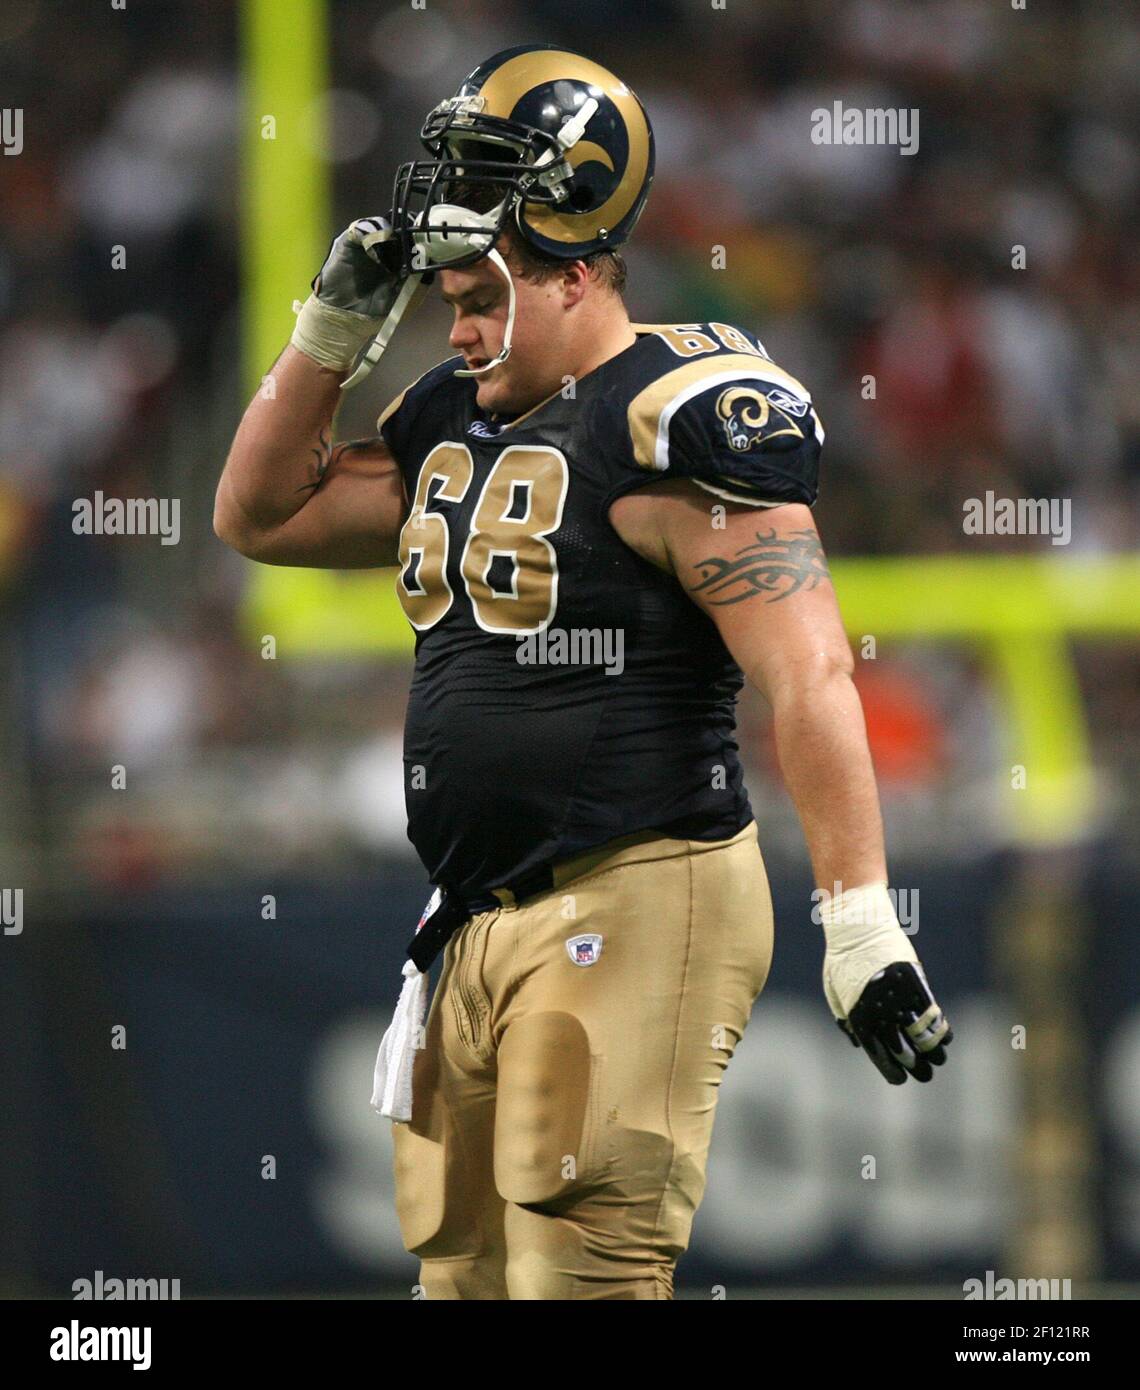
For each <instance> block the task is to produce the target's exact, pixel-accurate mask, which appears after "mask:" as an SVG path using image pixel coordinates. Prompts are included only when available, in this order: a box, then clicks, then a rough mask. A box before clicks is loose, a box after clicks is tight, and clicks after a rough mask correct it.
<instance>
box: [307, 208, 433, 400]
mask: <svg viewBox="0 0 1140 1390" xmlns="http://www.w3.org/2000/svg"><path fill="white" fill-rule="evenodd" d="M399 259H400V258H399V251H398V248H397V247H396V245H395V244H394V243H393V241H392V237H391V228H390V227H389V225H388V223H387V222H386V221H385V220H384V219H383V218H382V217H359V218H357V220H356V221H355V222H353V223H352V225H351V226H349V227H346V228H345V229H344V231H343V232H341V234H340V236H338V237H337V238H336V240H335V241H334V242H333V244H332V245H331V246H330V247H329V253H328V255H327V256H326V257H325V263H324V265H323V266H321V269H320V273H319V274H318V275H317V277H316V279H315V280H314V281H313V293H312V294H311V295H310V296H309V297H308V299H307V300H306V301H305V303H304V304H303V305H300V306H299V313H298V315H297V324H296V327H295V328H294V329H293V336H292V338H291V339H290V342H291V343H292V344H293V346H294V347H295V348H296V349H297V350H298V352H303V353H305V355H306V356H308V357H311V358H312V359H313V361H314V362H317V363H319V364H320V366H322V367H327V368H328V369H329V370H331V371H348V370H349V369H350V368H351V367H352V364H353V363H354V362H355V361H356V359H357V357H358V355H359V354H360V352H361V350H362V349H363V348H364V347H365V345H366V344H367V343H368V342H369V341H370V340H372V339H374V338H375V336H376V334H377V333H378V332H379V331H380V329H381V327H382V325H383V324H384V322H385V320H386V319H387V318H388V314H389V311H390V310H391V308H392V306H393V305H394V304H395V303H396V300H397V298H398V297H399V294H400V290H401V288H402V287H403V284H404V281H405V280H406V279H407V276H406V275H404V274H403V272H402V271H401V270H400V268H399ZM427 280H428V277H427V276H424V278H423V283H426V282H427ZM377 355H379V352H378V353H377ZM354 379H355V378H354ZM346 384H347V383H346Z"/></svg>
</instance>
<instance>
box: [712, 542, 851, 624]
mask: <svg viewBox="0 0 1140 1390" xmlns="http://www.w3.org/2000/svg"><path fill="white" fill-rule="evenodd" d="M693 568H694V569H695V570H696V571H697V572H698V573H699V574H700V576H701V578H700V582H699V583H697V584H694V585H693V586H692V587H691V588H689V593H691V594H701V595H702V596H703V597H704V599H705V601H706V602H707V603H710V604H714V605H717V606H720V605H721V604H726V603H742V602H743V601H744V600H745V599H748V598H754V597H755V596H756V595H757V594H759V595H761V596H762V597H763V598H764V599H765V600H766V601H767V602H771V603H776V602H778V601H779V600H780V599H782V598H787V597H788V595H789V594H794V593H796V592H798V591H799V590H800V589H805V588H806V589H814V588H815V586H816V585H817V584H818V583H819V581H820V580H821V579H827V578H828V577H829V575H828V569H827V560H826V559H825V558H824V554H823V546H822V545H820V542H819V537H818V536H817V535H816V534H815V532H814V531H793V532H792V533H791V534H790V535H787V536H778V535H777V534H776V531H775V528H773V529H772V531H771V532H770V533H769V534H768V535H766V536H764V535H761V533H760V532H759V531H757V532H756V540H755V543H754V544H751V545H746V546H744V547H742V548H741V549H740V550H738V551H737V552H736V554H735V555H734V556H732V558H731V559H729V558H726V557H724V556H720V555H710V556H709V557H708V558H707V559H704V560H698V561H697V563H696V565H694V567H693Z"/></svg>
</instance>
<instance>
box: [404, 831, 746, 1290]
mask: <svg viewBox="0 0 1140 1390" xmlns="http://www.w3.org/2000/svg"><path fill="white" fill-rule="evenodd" d="M590 934H594V935H598V936H601V938H602V942H601V948H600V954H597V958H596V960H594V962H593V963H592V964H582V963H576V961H575V959H574V957H575V956H578V957H579V959H583V958H584V959H586V960H588V959H589V958H590V957H591V955H593V954H594V953H595V949H596V948H595V947H593V946H592V943H590V942H589V941H587V942H585V943H584V944H583V945H582V947H581V948H580V949H575V950H573V951H572V950H570V949H568V947H567V942H568V941H573V939H575V938H578V937H582V936H589V935H590ZM771 958H772V904H771V897H770V895H769V892H768V880H767V875H766V874H765V871H764V863H763V860H762V859H761V856H760V850H759V847H758V845H757V842H756V825H755V822H753V823H752V824H750V825H749V826H747V827H746V829H744V830H742V831H741V832H740V834H739V835H736V836H734V837H733V838H732V839H730V840H721V841H713V842H709V843H704V842H701V841H696V840H672V839H665V838H663V837H660V836H655V837H650V836H632V837H628V838H626V839H623V840H621V841H615V842H611V844H610V845H608V846H603V847H602V849H600V850H598V851H595V852H593V853H592V854H588V855H583V856H581V857H580V858H579V859H576V860H574V861H572V862H571V863H569V864H567V865H564V866H561V867H560V868H559V869H558V870H557V871H556V878H555V886H554V888H552V889H550V890H548V891H546V892H544V893H542V894H540V895H538V896H536V897H534V898H530V899H528V900H527V901H525V902H524V903H523V904H522V905H521V906H504V907H502V908H498V909H496V910H494V911H491V912H483V913H480V914H479V915H478V916H475V917H472V918H471V920H470V921H469V922H467V923H465V925H464V926H463V927H462V928H461V929H460V930H459V931H458V932H456V934H455V935H454V936H453V937H452V938H451V940H450V941H449V942H448V944H447V947H446V949H445V952H444V956H443V969H442V973H441V975H440V979H439V983H438V985H437V987H436V990H435V993H434V996H433V998H432V1003H431V1008H430V1011H429V1013H428V1018H427V1024H426V1043H425V1046H424V1048H423V1049H422V1050H421V1051H420V1052H418V1053H417V1054H416V1062H415V1072H414V1082H413V1107H412V1121H411V1123H410V1124H406V1125H405V1124H397V1125H394V1126H393V1136H394V1142H395V1172H396V1207H397V1212H398V1214H399V1219H400V1228H401V1232H402V1235H403V1239H404V1244H405V1246H406V1248H407V1249H408V1250H409V1251H410V1252H411V1253H412V1254H414V1255H418V1256H419V1257H420V1260H421V1272H420V1282H421V1285H422V1291H423V1294H424V1295H425V1296H426V1297H427V1298H429V1299H433V1298H524V1299H546V1298H671V1297H672V1295H673V1270H674V1267H675V1265H676V1262H677V1259H678V1257H679V1256H680V1255H681V1254H682V1253H683V1252H684V1250H685V1248H686V1247H687V1245H688V1243H689V1232H690V1228H691V1226H692V1221H693V1215H694V1213H695V1212H696V1209H697V1206H698V1205H699V1203H700V1200H701V1197H702V1195H703V1193H704V1187H705V1165H706V1160H707V1157H708V1150H709V1141H710V1139H711V1137H712V1128H713V1115H714V1111H715V1108H716V1099H717V1087H718V1086H719V1084H720V1080H721V1077H722V1075H723V1073H724V1069H725V1067H727V1065H728V1062H729V1059H730V1058H731V1056H732V1054H733V1051H734V1049H735V1047H736V1044H737V1043H738V1042H739V1040H740V1037H741V1035H742V1034H743V1032H744V1028H745V1025H746V1023H747V1021H748V1015H749V1011H750V1009H751V1007H752V1003H753V1001H754V1000H755V998H756V996H757V995H758V994H759V993H760V990H761V989H762V988H763V985H764V981H765V979H766V978H767V975H768V968H769V965H770V963H771Z"/></svg>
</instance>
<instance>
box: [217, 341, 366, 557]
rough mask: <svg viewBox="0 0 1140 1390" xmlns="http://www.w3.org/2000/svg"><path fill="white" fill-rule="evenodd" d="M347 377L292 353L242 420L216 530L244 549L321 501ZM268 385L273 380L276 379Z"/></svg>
mask: <svg viewBox="0 0 1140 1390" xmlns="http://www.w3.org/2000/svg"><path fill="white" fill-rule="evenodd" d="M344 376H345V373H344V372H339V371H332V370H330V369H329V368H327V367H322V366H320V365H319V364H318V363H316V362H314V361H313V359H312V358H311V357H307V356H306V355H305V354H304V353H302V352H298V351H297V349H296V348H294V347H292V346H289V347H286V349H285V351H284V352H283V353H282V354H281V356H280V357H279V358H278V359H277V361H276V363H275V364H274V366H273V368H272V370H271V372H270V373H269V378H271V379H272V382H273V387H272V390H269V389H267V386H266V384H265V383H264V382H263V384H262V386H261V387H260V388H259V389H258V391H257V394H256V395H255V396H254V398H253V400H252V401H250V403H249V405H248V406H247V408H246V411H245V414H244V415H243V416H242V420H241V424H240V425H239V426H238V429H237V433H236V434H235V435H234V440H233V444H232V445H231V446H230V452H229V457H228V458H227V459H226V466H225V469H224V471H223V472H222V477H221V481H220V482H219V484H218V492H217V498H216V501H215V506H214V529H215V531H216V532H217V534H218V535H219V536H220V537H221V538H222V540H224V541H226V542H227V543H228V544H230V545H233V546H235V548H237V549H239V550H240V549H243V547H245V546H248V545H249V544H250V543H251V542H252V541H254V540H255V539H256V538H257V537H258V536H262V535H265V534H267V533H269V532H272V531H274V530H275V529H276V528H278V527H280V526H281V525H282V524H283V523H284V522H286V521H288V520H289V518H290V517H292V516H294V515H295V514H296V513H297V512H298V511H299V510H300V508H301V507H303V506H304V505H305V503H306V502H307V501H308V500H309V498H310V497H311V496H312V495H313V491H314V489H315V487H316V485H317V484H318V483H319V482H320V480H321V477H322V476H323V472H324V470H325V469H326V468H327V466H328V460H329V454H330V449H331V438H332V421H333V416H334V414H335V413H336V409H337V406H338V405H339V403H340V399H341V391H340V383H341V382H342V381H343V380H344ZM269 378H267V381H268V380H269Z"/></svg>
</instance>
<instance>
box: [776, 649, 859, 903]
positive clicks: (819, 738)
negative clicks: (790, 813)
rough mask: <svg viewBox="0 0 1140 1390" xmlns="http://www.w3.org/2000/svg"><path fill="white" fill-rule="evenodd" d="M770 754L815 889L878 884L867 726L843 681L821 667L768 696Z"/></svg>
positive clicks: (855, 698) (843, 677)
mask: <svg viewBox="0 0 1140 1390" xmlns="http://www.w3.org/2000/svg"><path fill="white" fill-rule="evenodd" d="M772 698H773V708H774V712H775V731H776V751H777V755H778V757H779V760H780V768H781V771H782V772H783V775H784V781H785V783H786V784H787V787H788V791H789V792H790V794H791V797H792V800H793V802H794V803H795V807H796V810H797V812H798V813H799V817H800V822H801V824H802V825H803V829H804V836H805V838H806V840H807V845H808V851H809V853H810V855H811V862H812V869H813V871H814V875H815V881H816V884H817V886H818V887H820V888H822V889H825V890H826V891H827V892H829V893H830V892H832V891H833V888H834V885H835V884H836V883H840V884H842V885H843V887H844V888H853V887H857V886H859V885H861V884H865V883H874V882H885V881H886V877H887V869H886V856H885V853H884V849H883V824H882V816H881V813H880V810H879V795H878V791H877V789H876V786H875V774H874V769H873V767H872V764H871V753H870V749H869V748H868V746H867V733H866V725H865V723H864V720H863V710H862V706H861V705H860V703H859V696H858V693H857V692H856V690H855V686H854V685H853V684H852V682H851V678H850V676H849V675H848V674H847V673H846V672H845V671H842V670H838V669H836V668H835V667H825V668H824V669H823V670H821V671H819V672H813V673H811V674H810V675H805V676H802V677H799V678H797V679H796V680H794V681H790V682H789V683H788V684H786V685H785V686H783V687H782V688H781V689H780V690H779V691H778V692H777V693H775V694H774V696H773V697H772Z"/></svg>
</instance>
